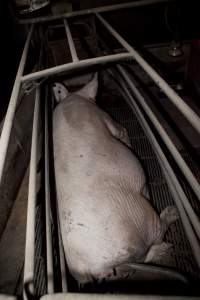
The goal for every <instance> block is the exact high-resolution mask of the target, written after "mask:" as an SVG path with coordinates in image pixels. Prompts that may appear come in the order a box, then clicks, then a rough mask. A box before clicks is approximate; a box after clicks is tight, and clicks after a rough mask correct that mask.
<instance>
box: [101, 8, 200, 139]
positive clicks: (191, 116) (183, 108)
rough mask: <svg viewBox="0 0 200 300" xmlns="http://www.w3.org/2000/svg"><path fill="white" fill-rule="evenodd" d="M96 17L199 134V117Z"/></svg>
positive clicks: (136, 53) (118, 36) (110, 28)
mask: <svg viewBox="0 0 200 300" xmlns="http://www.w3.org/2000/svg"><path fill="white" fill-rule="evenodd" d="M96 17H97V18H98V19H99V20H100V22H101V23H102V24H103V25H104V26H105V28H106V29H107V30H108V31H109V32H110V33H111V34H112V35H113V36H114V37H115V38H116V39H117V41H118V42H119V43H120V44H121V45H122V46H123V47H124V48H125V49H126V50H127V51H129V53H130V54H132V57H133V58H134V59H135V60H136V62H137V63H138V64H139V65H140V66H141V67H142V68H143V70H144V71H146V73H147V74H148V75H149V76H150V77H151V79H152V80H153V81H154V82H155V84H156V85H157V86H158V87H159V88H160V89H161V90H162V91H163V92H164V93H165V95H167V96H168V98H169V99H170V100H171V102H172V103H173V104H174V105H175V106H176V107H177V108H178V110H179V111H180V112H181V113H182V114H183V115H184V117H185V118H186V119H187V120H188V122H190V124H191V125H192V126H193V127H194V128H195V129H196V131H197V132H198V133H200V118H199V116H198V115H197V114H196V113H195V112H194V111H193V110H192V109H191V108H190V107H189V106H188V105H187V104H186V103H185V102H184V101H183V99H182V98H181V97H180V96H179V95H178V94H177V93H176V92H175V91H174V90H173V89H172V88H171V87H170V86H169V84H168V83H167V82H166V81H165V80H164V79H163V78H162V77H161V76H160V75H159V74H158V73H157V72H156V71H155V70H154V69H153V68H152V67H151V66H150V65H149V64H148V63H147V62H146V61H145V60H144V59H143V58H142V56H141V55H140V54H139V53H138V52H137V51H136V50H135V49H134V48H133V47H132V46H131V45H129V44H128V43H127V42H126V41H125V40H124V38H122V37H121V36H120V35H119V33H118V32H117V31H116V30H115V29H114V28H113V27H112V26H111V25H110V24H109V23H108V22H107V21H106V20H105V19H104V18H103V17H101V16H100V15H99V14H98V13H97V14H96Z"/></svg>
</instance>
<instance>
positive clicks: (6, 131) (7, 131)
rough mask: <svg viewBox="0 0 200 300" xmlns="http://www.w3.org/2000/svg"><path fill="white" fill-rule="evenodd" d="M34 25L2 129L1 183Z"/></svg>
mask: <svg viewBox="0 0 200 300" xmlns="http://www.w3.org/2000/svg"><path fill="white" fill-rule="evenodd" d="M33 26H34V25H32V26H31V29H30V31H29V34H28V36H27V39H26V43H25V46H24V50H23V53H22V57H21V60H20V64H19V68H18V71H17V75H16V78H15V83H14V86H13V90H12V94H11V98H10V102H9V105H8V109H7V113H6V116H5V120H4V125H3V129H2V133H1V138H0V184H1V181H2V175H3V170H4V165H5V159H6V154H7V150H8V144H9V140H10V135H11V129H12V125H13V120H14V117H15V110H16V106H17V100H18V96H19V92H20V87H21V76H22V75H23V72H24V67H25V63H26V58H27V54H28V49H29V46H30V41H31V37H32V33H33V28H34V27H33Z"/></svg>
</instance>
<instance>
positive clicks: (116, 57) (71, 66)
mask: <svg viewBox="0 0 200 300" xmlns="http://www.w3.org/2000/svg"><path fill="white" fill-rule="evenodd" d="M131 57H132V55H131V54H130V53H119V54H112V55H106V56H101V57H96V58H88V59H84V60H81V61H78V62H71V63H67V64H64V65H59V66H56V67H52V68H49V69H46V70H42V71H38V72H34V73H31V74H28V75H25V76H23V77H22V78H21V81H22V82H26V81H32V80H36V79H39V78H43V77H49V76H52V75H57V74H59V73H62V72H66V71H71V70H77V69H80V68H86V67H91V66H95V65H99V64H105V63H109V62H118V61H121V60H124V59H127V58H131Z"/></svg>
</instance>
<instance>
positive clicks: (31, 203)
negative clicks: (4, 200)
mask: <svg viewBox="0 0 200 300" xmlns="http://www.w3.org/2000/svg"><path fill="white" fill-rule="evenodd" d="M39 111H40V88H39V87H37V89H36V95H35V108H34V117H33V131H32V144H31V159H30V174H29V189H28V207H27V224H26V245H25V262H24V296H25V298H26V295H27V291H28V292H29V293H31V294H33V293H34V286H33V277H34V257H35V215H36V196H37V195H36V193H37V187H36V177H37V149H38V129H39V128H38V125H39Z"/></svg>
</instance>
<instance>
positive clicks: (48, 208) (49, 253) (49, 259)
mask: <svg viewBox="0 0 200 300" xmlns="http://www.w3.org/2000/svg"><path fill="white" fill-rule="evenodd" d="M48 91H49V90H48V86H46V90H45V128H44V145H45V148H44V149H45V212H46V251H47V292H48V294H53V293H54V280H53V278H54V272H53V249H52V245H53V244H52V231H51V220H50V215H51V204H50V199H51V198H50V197H51V196H50V182H49V131H48V128H49V117H48V105H49V101H48V100H49V99H48V98H49V92H48Z"/></svg>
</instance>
